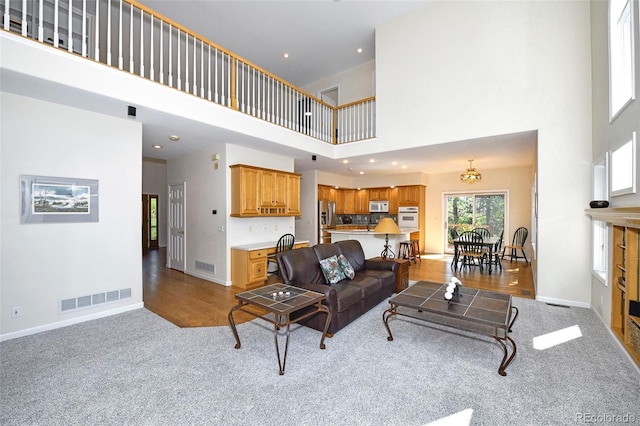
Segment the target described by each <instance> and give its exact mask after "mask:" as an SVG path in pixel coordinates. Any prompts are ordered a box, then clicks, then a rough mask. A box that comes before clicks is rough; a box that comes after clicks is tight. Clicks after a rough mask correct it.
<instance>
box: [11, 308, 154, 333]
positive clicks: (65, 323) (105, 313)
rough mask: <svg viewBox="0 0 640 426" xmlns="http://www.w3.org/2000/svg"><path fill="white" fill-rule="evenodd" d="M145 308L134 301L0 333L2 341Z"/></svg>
mask: <svg viewBox="0 0 640 426" xmlns="http://www.w3.org/2000/svg"><path fill="white" fill-rule="evenodd" d="M141 308H144V303H143V302H140V303H134V304H132V305H127V306H123V307H120V308H116V309H110V310H108V311H101V312H96V313H93V314H89V315H83V316H81V317H75V318H70V319H67V320H64V321H59V322H54V323H51V324H45V325H40V326H38V327H33V328H27V329H25V330H20V331H14V332H12V333H6V334H0V342H5V341H7V340H11V339H17V338H18V337H24V336H30V335H32V334H37V333H42V332H43V331H50V330H55V329H56V328H62V327H68V326H70V325H74V324H80V323H82V322H87V321H92V320H95V319H99V318H105V317H109V316H111V315H117V314H121V313H123V312H129V311H133V310H136V309H141Z"/></svg>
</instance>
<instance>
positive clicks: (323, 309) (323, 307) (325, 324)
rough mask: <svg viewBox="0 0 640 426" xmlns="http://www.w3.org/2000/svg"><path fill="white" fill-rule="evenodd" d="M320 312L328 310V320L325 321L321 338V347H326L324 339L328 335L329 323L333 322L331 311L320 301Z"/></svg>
mask: <svg viewBox="0 0 640 426" xmlns="http://www.w3.org/2000/svg"><path fill="white" fill-rule="evenodd" d="M318 312H326V313H327V320H326V321H325V323H324V330H323V331H322V338H321V339H320V349H324V348H326V346H325V344H324V339H325V338H326V337H327V330H329V324H330V323H331V311H330V310H329V308H327V307H326V306H324V305H323V304H322V302H318Z"/></svg>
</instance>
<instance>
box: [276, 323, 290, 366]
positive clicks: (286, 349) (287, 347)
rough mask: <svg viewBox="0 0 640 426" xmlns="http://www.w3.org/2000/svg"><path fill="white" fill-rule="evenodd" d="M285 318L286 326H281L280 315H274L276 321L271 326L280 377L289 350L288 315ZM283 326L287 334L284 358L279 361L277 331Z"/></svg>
mask: <svg viewBox="0 0 640 426" xmlns="http://www.w3.org/2000/svg"><path fill="white" fill-rule="evenodd" d="M286 318H287V322H286V324H282V323H280V315H276V321H275V322H274V324H273V337H274V340H275V342H276V355H277V356H278V369H279V372H280V375H281V376H282V375H283V374H284V368H285V366H286V364H287V351H288V350H289V334H290V332H291V322H290V321H289V315H287V316H286ZM284 325H286V326H287V332H286V336H287V337H286V338H285V343H284V357H283V358H282V359H281V358H280V346H279V345H278V330H279V329H280V327H282V326H284Z"/></svg>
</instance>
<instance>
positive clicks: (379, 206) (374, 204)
mask: <svg viewBox="0 0 640 426" xmlns="http://www.w3.org/2000/svg"><path fill="white" fill-rule="evenodd" d="M369 213H389V202H388V201H369Z"/></svg>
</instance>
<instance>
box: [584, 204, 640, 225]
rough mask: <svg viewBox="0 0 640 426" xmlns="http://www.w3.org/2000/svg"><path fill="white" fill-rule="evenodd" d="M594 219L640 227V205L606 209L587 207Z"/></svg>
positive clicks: (587, 211)
mask: <svg viewBox="0 0 640 426" xmlns="http://www.w3.org/2000/svg"><path fill="white" fill-rule="evenodd" d="M585 212H586V213H587V214H588V215H589V216H591V218H592V219H595V220H601V221H603V222H607V223H611V224H614V225H622V226H629V227H632V228H640V207H612V208H606V209H585Z"/></svg>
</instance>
